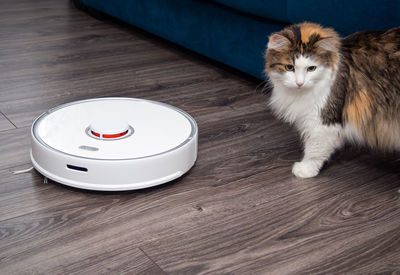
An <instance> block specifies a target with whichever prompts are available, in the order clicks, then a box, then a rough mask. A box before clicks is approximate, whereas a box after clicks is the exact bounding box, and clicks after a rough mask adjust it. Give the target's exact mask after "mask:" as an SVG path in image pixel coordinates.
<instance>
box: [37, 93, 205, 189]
mask: <svg viewBox="0 0 400 275" xmlns="http://www.w3.org/2000/svg"><path fill="white" fill-rule="evenodd" d="M197 136H198V129H197V125H196V122H195V120H194V119H193V118H192V117H191V116H190V115H188V114H187V113H185V112H184V111H182V110H180V109H178V108H175V107H173V106H170V105H167V104H163V103H160V102H155V101H149V100H142V99H134V98H98V99H89V100H81V101H76V102H72V103H68V104H64V105H61V106H58V107H55V108H53V109H51V110H49V111H47V112H46V113H43V114H42V115H40V116H39V117H38V118H37V119H36V120H35V121H34V123H33V125H32V129H31V138H32V150H31V160H32V164H33V166H34V167H35V169H36V170H37V171H39V172H40V173H41V174H42V175H44V176H45V177H47V178H49V179H52V180H54V181H56V182H59V183H62V184H65V185H69V186H73V187H77V188H82V189H89V190H101V191H121V190H134V189H141V188H147V187H151V186H156V185H159V184H162V183H165V182H169V181H171V180H173V179H176V178H178V177H180V176H182V175H183V174H185V173H186V172H187V171H188V170H189V169H190V168H191V167H192V166H193V165H194V163H195V161H196V158H197Z"/></svg>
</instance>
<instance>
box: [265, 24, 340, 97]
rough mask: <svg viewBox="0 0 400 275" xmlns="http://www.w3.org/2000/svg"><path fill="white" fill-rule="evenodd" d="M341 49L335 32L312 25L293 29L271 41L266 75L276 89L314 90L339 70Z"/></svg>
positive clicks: (289, 28)
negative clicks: (320, 82) (278, 86)
mask: <svg viewBox="0 0 400 275" xmlns="http://www.w3.org/2000/svg"><path fill="white" fill-rule="evenodd" d="M339 47H340V40H339V37H338V34H337V33H336V32H335V31H334V30H332V29H329V28H323V27H322V26H320V25H318V24H314V23H308V22H305V23H301V24H296V25H292V26H289V27H287V28H285V29H283V30H282V31H280V32H276V33H273V34H272V35H271V36H270V37H269V42H268V46H267V51H266V55H265V57H266V67H265V72H266V74H267V76H268V77H269V78H270V80H271V81H272V83H273V84H274V85H280V86H282V87H285V88H287V89H293V90H295V91H304V90H307V89H310V88H312V87H313V86H314V85H316V84H317V83H318V82H319V81H321V80H325V79H326V78H327V77H330V76H331V75H332V72H333V71H334V70H336V68H337V64H338V62H339Z"/></svg>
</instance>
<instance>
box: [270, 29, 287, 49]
mask: <svg viewBox="0 0 400 275" xmlns="http://www.w3.org/2000/svg"><path fill="white" fill-rule="evenodd" d="M289 44H290V41H289V39H287V38H286V37H284V36H283V35H280V34H278V33H274V34H273V35H271V36H270V37H269V41H268V46H267V47H268V49H274V50H281V49H284V48H287V47H288V46H289Z"/></svg>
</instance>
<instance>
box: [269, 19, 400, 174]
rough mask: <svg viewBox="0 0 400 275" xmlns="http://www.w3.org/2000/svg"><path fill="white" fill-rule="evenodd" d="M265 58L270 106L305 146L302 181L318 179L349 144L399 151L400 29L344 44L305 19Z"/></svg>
mask: <svg viewBox="0 0 400 275" xmlns="http://www.w3.org/2000/svg"><path fill="white" fill-rule="evenodd" d="M265 57H266V68H265V72H266V74H267V76H268V77H269V80H270V81H271V82H272V85H273V89H272V95H271V98H270V106H271V108H272V110H273V111H274V112H275V114H276V115H277V116H279V117H280V118H282V119H283V120H285V121H287V122H289V123H292V124H294V125H295V126H296V127H297V129H298V130H299V131H300V133H301V136H302V139H303V142H304V157H303V159H302V161H301V162H296V163H295V164H294V166H293V169H292V172H293V174H295V175H296V176H297V177H301V178H308V177H314V176H316V175H317V174H318V173H319V171H320V169H321V167H322V166H323V164H324V162H325V161H327V160H328V159H329V157H330V156H331V154H332V153H333V152H334V151H335V150H336V149H337V148H339V147H341V146H342V145H343V143H344V142H345V141H352V142H355V143H357V144H363V145H367V146H369V147H371V148H376V149H383V150H390V151H393V150H400V72H399V70H400V27H398V28H394V29H390V30H388V31H366V32H359V33H355V34H352V35H350V36H348V37H345V38H343V39H340V38H339V36H338V35H337V33H336V32H335V31H334V30H333V29H330V28H324V27H322V26H320V25H318V24H313V23H307V22H305V23H301V24H296V25H292V26H289V27H287V28H285V29H284V30H282V31H280V32H277V33H274V34H272V35H271V36H270V37H269V42H268V46H267V50H266V55H265ZM288 65H292V66H293V67H290V66H288ZM314 66H316V68H314ZM292 68H293V70H291V69H292ZM314 69H315V70H314ZM312 70H314V71H312Z"/></svg>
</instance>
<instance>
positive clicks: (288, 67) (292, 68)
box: [285, 64, 294, 72]
mask: <svg viewBox="0 0 400 275" xmlns="http://www.w3.org/2000/svg"><path fill="white" fill-rule="evenodd" d="M285 70H286V71H288V72H289V71H294V66H293V65H290V64H286V65H285Z"/></svg>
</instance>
